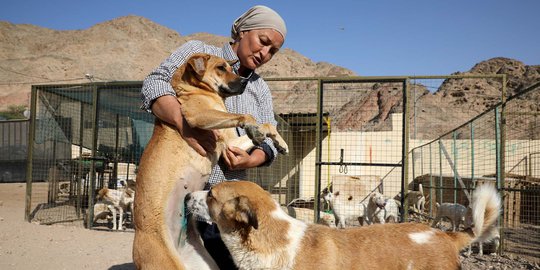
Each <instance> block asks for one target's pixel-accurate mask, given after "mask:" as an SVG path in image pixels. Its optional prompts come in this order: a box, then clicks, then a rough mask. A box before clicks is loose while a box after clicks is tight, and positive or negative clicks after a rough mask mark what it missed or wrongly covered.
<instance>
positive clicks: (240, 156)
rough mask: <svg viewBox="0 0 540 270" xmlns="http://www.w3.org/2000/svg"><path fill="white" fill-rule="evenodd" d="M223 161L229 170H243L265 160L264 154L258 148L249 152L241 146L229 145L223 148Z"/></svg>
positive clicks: (260, 163) (258, 164)
mask: <svg viewBox="0 0 540 270" xmlns="http://www.w3.org/2000/svg"><path fill="white" fill-rule="evenodd" d="M223 161H225V164H226V165H227V167H228V168H229V170H232V171H234V170H245V169H249V168H254V167H257V166H260V165H262V164H263V163H264V162H265V161H266V154H265V153H264V151H263V150H260V149H255V150H253V151H252V152H251V154H249V153H248V152H246V151H244V150H242V149H241V148H238V147H234V146H229V147H228V148H227V149H226V150H225V154H224V155H223Z"/></svg>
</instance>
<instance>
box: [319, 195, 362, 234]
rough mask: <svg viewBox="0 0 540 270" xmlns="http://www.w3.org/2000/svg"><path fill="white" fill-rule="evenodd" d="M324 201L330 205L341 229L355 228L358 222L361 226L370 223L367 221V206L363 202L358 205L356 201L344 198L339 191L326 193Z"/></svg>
mask: <svg viewBox="0 0 540 270" xmlns="http://www.w3.org/2000/svg"><path fill="white" fill-rule="evenodd" d="M324 200H325V201H326V202H327V203H328V204H329V205H330V208H331V209H332V212H333V213H334V217H335V220H336V221H337V227H338V228H340V229H343V228H346V227H351V226H353V224H354V223H355V221H356V220H358V222H359V223H360V226H364V224H365V223H366V222H369V221H368V220H367V206H366V204H365V203H363V202H361V203H358V202H357V201H356V200H352V199H351V200H349V198H342V196H340V194H339V191H336V192H334V193H332V192H325V193H324Z"/></svg>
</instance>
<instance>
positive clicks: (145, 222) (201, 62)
mask: <svg viewBox="0 0 540 270" xmlns="http://www.w3.org/2000/svg"><path fill="white" fill-rule="evenodd" d="M171 84H172V86H173V88H174V89H175V91H176V94H177V97H178V101H179V102H180V104H181V106H182V113H183V115H184V117H185V119H186V121H187V122H188V123H189V125H190V126H192V127H198V128H202V129H223V130H222V131H221V136H220V139H219V140H218V145H217V149H216V151H215V153H211V154H210V155H209V156H208V157H202V156H201V155H199V154H198V153H197V152H195V150H193V149H192V148H191V147H190V146H188V144H187V143H186V141H184V140H183V139H182V137H181V136H180V134H179V133H178V131H177V130H176V128H175V127H174V126H171V125H169V124H167V123H165V122H162V121H160V120H159V119H156V121H155V125H154V133H153V135H152V138H151V139H150V142H149V143H148V145H147V147H146V149H145V150H144V153H143V155H142V158H141V163H140V166H139V170H138V173H137V186H136V194H137V196H136V197H135V209H134V213H135V215H134V221H135V239H134V242H133V260H134V262H135V265H136V267H137V269H167V270H169V269H218V267H217V266H216V264H215V262H214V261H213V260H212V259H211V257H210V256H209V254H208V253H207V252H206V250H205V248H204V246H203V244H202V241H201V239H200V236H199V234H198V232H197V230H196V228H195V223H194V220H190V222H188V223H187V224H186V218H185V214H184V212H183V209H184V198H185V195H186V194H187V193H188V192H192V191H197V190H202V189H203V187H204V185H205V183H206V181H207V180H208V177H209V175H210V172H211V169H212V167H213V166H214V165H215V164H216V162H217V161H218V159H219V157H220V156H221V154H222V152H223V151H224V149H225V148H226V147H227V145H232V146H237V147H241V148H243V149H244V150H247V149H249V148H250V147H253V145H254V143H255V144H260V143H261V142H262V141H263V140H264V139H265V137H270V138H271V139H272V140H273V141H274V145H275V146H276V148H277V149H278V151H279V152H280V153H287V152H288V148H287V144H286V143H285V142H284V141H283V139H282V138H281V137H280V136H279V134H278V133H277V131H276V129H275V127H274V126H272V125H269V124H265V125H259V124H257V123H256V121H255V119H254V118H253V117H252V116H250V115H243V114H231V113H227V112H226V108H225V105H224V102H223V100H224V98H225V97H227V96H231V95H238V94H241V93H242V92H243V91H244V89H245V86H246V82H245V81H244V79H242V78H240V77H239V76H237V75H235V74H234V73H233V72H232V69H231V67H230V65H229V64H228V63H227V62H226V61H225V60H224V59H222V58H219V57H215V56H211V55H208V54H195V55H193V56H192V57H190V58H189V59H188V61H187V62H186V64H184V65H182V66H180V67H179V68H178V70H177V71H176V73H175V74H174V76H173V78H172V81H171ZM234 127H243V128H244V129H245V130H246V132H247V134H248V135H249V138H248V136H242V137H238V136H237V134H236V131H235V129H234ZM250 138H251V139H250Z"/></svg>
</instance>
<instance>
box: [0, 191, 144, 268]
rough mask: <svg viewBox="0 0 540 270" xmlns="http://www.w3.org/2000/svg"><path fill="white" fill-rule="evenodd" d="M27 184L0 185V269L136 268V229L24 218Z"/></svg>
mask: <svg viewBox="0 0 540 270" xmlns="http://www.w3.org/2000/svg"><path fill="white" fill-rule="evenodd" d="M25 192H26V189H25V185H24V184H20V183H14V184H12V183H9V184H5V183H4V184H0V269H3V270H10V269H17V270H24V269H111V270H128V269H135V267H134V265H133V263H132V259H131V247H132V243H133V236H134V234H133V232H109V231H96V230H88V229H85V228H81V227H73V226H61V225H51V226H46V225H38V224H32V223H28V222H26V221H24V197H25Z"/></svg>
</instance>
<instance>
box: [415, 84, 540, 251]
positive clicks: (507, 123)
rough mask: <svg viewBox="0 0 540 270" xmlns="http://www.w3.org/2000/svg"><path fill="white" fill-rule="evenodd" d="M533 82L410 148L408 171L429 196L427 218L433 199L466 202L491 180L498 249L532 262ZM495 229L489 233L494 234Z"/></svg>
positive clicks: (535, 202) (432, 213) (535, 192)
mask: <svg viewBox="0 0 540 270" xmlns="http://www.w3.org/2000/svg"><path fill="white" fill-rule="evenodd" d="M539 85H540V83H536V84H534V85H532V86H530V87H528V88H526V89H521V90H517V91H515V92H516V93H517V94H515V95H514V96H512V97H510V98H509V99H508V101H505V96H504V95H501V99H502V102H500V103H499V104H495V106H493V107H492V108H491V109H489V110H487V111H485V112H483V113H481V114H480V115H478V116H476V117H474V118H473V119H472V120H471V121H469V122H466V123H464V124H461V125H460V126H459V127H457V128H455V129H453V130H451V131H449V132H447V133H445V134H444V135H442V136H439V137H438V138H436V139H435V140H432V141H430V142H428V143H425V144H423V145H421V146H419V147H416V148H413V149H412V151H411V155H412V156H413V159H412V167H413V174H412V176H413V177H414V180H415V182H418V183H421V184H423V185H424V189H425V190H426V191H427V193H428V195H427V196H429V199H428V200H427V203H426V205H427V209H426V210H427V211H426V213H427V217H428V218H435V217H436V215H437V213H436V208H437V207H435V206H434V205H435V204H441V203H444V202H449V203H459V204H462V205H464V206H467V205H468V204H469V203H470V199H469V198H470V193H469V194H467V193H468V192H471V191H472V190H473V189H474V188H475V187H476V186H478V185H481V184H484V183H495V184H496V185H497V187H498V188H499V189H500V190H501V191H502V193H501V194H502V195H503V209H502V216H501V219H500V221H501V222H500V223H499V224H498V225H499V226H500V227H501V228H502V230H501V232H503V234H502V235H500V238H501V240H502V243H503V245H502V251H503V252H508V253H516V254H520V255H521V256H526V257H528V258H530V259H532V260H536V261H538V260H540V252H538V249H537V247H538V243H540V235H539V234H538V223H539V219H540V217H539V213H540V209H539V208H540V204H539V202H540V189H539V188H538V185H539V183H540V180H539V179H540V178H539V175H538V170H537V168H538V165H537V163H538V161H539V159H538V158H537V156H538V154H537V153H538V152H539V147H540V144H539V143H538V142H539V137H538V134H540V126H539V124H540V121H539V120H538V118H539V117H540V113H539V112H540V107H539V106H538V100H540V87H539ZM501 92H502V93H504V91H501ZM433 225H434V226H439V227H441V228H442V229H448V227H446V228H445V227H444V226H447V225H448V223H444V222H442V223H437V224H435V222H434V224H433ZM497 234H498V232H494V233H493V235H492V236H495V238H496V239H498V238H499V236H497ZM491 247H494V246H491ZM492 251H493V250H492Z"/></svg>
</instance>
